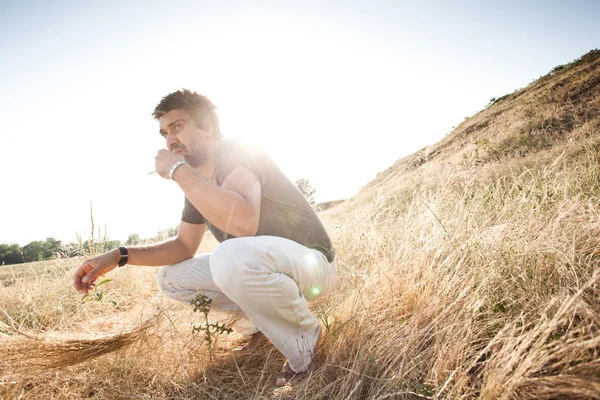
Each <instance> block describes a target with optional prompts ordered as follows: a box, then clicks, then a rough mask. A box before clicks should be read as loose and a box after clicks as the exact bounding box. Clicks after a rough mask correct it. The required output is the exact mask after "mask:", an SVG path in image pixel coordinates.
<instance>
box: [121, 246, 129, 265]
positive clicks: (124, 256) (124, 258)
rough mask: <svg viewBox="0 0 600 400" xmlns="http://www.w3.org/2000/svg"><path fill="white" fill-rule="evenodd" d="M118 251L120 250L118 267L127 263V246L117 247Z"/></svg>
mask: <svg viewBox="0 0 600 400" xmlns="http://www.w3.org/2000/svg"><path fill="white" fill-rule="evenodd" d="M119 251H120V252H121V259H120V260H119V267H122V266H123V265H125V264H127V258H128V257H129V253H128V252H127V248H125V247H119Z"/></svg>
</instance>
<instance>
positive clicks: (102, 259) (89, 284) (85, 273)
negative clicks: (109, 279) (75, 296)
mask: <svg viewBox="0 0 600 400" xmlns="http://www.w3.org/2000/svg"><path fill="white" fill-rule="evenodd" d="M120 259H121V252H120V251H119V249H115V250H111V251H109V252H108V253H104V254H101V255H99V256H97V257H94V258H91V259H89V260H85V261H84V262H83V264H81V266H79V268H77V271H75V275H74V276H73V278H74V285H75V290H77V291H79V292H82V293H85V294H88V292H89V291H90V290H92V289H93V288H94V287H96V280H97V279H98V278H99V277H101V276H102V275H104V274H106V273H107V272H110V271H112V270H113V269H115V268H116V267H117V265H119V260H120Z"/></svg>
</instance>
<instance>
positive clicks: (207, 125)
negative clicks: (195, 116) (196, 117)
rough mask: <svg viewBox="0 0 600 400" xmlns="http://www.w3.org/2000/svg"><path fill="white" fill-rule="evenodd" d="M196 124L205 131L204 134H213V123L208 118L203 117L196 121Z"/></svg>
mask: <svg viewBox="0 0 600 400" xmlns="http://www.w3.org/2000/svg"><path fill="white" fill-rule="evenodd" d="M196 126H197V127H198V128H200V129H202V130H203V131H206V136H212V135H213V132H214V131H213V124H212V121H211V120H210V119H208V118H204V119H202V120H200V121H198V122H197V123H196Z"/></svg>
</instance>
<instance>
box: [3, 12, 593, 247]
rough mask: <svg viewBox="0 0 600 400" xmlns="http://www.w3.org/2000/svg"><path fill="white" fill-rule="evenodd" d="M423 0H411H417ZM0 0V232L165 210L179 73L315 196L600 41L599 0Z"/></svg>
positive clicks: (32, 232) (68, 226)
mask: <svg viewBox="0 0 600 400" xmlns="http://www.w3.org/2000/svg"><path fill="white" fill-rule="evenodd" d="M422 3H426V4H422ZM487 3H488V4H484V2H483V1H469V2H455V1H452V2H451V1H447V2H442V1H437V2H434V1H430V2H418V1H414V2H404V1H362V2H351V1H345V2H335V1H327V2H325V1H314V2H313V1H306V0H304V1H296V2H285V1H271V2H269V1H211V2H209V1H188V2H183V1H181V2H176V1H171V2H149V1H138V2H134V1H102V2H100V1H98V2H88V1H85V2H80V1H72V2H71V1H37V2H33V1H1V0H0V118H1V121H2V128H3V129H1V130H0V183H1V186H0V188H1V189H0V190H1V191H0V243H19V244H21V245H22V246H23V245H26V244H27V243H29V242H30V241H33V240H45V238H47V237H50V236H53V237H55V238H57V239H60V240H63V241H64V242H73V241H75V240H76V232H80V233H81V234H82V235H83V236H84V238H86V237H87V236H88V235H89V226H90V223H89V206H90V202H93V205H94V216H95V222H96V224H97V225H100V226H102V227H104V225H106V226H107V227H108V236H109V237H110V238H111V239H119V240H122V241H125V240H126V239H127V236H128V235H129V234H132V233H137V234H139V235H140V236H141V237H150V236H154V235H155V234H156V232H157V231H159V230H162V229H166V228H169V227H174V226H176V225H177V224H178V223H179V221H180V217H181V210H182V206H183V194H182V192H181V191H180V189H179V188H178V186H177V185H176V184H175V183H174V182H170V181H167V180H164V179H162V178H160V177H159V176H157V175H156V174H153V175H147V173H148V172H150V171H152V170H153V169H154V156H155V154H156V152H157V151H158V150H159V149H160V148H162V147H164V141H163V139H162V138H161V137H160V136H159V134H158V123H157V122H156V121H154V120H153V119H152V117H151V112H152V110H153V109H154V107H155V105H156V104H157V103H158V102H159V101H160V99H161V98H162V97H163V96H165V95H166V94H168V93H170V92H173V91H175V90H178V89H181V88H188V89H191V90H196V91H198V92H199V93H201V94H204V95H206V96H208V97H209V98H210V99H211V100H212V101H213V102H214V103H215V104H216V105H217V107H218V108H219V116H220V118H221V124H222V130H223V133H224V135H225V137H229V138H231V137H240V138H244V139H245V140H247V141H249V142H252V143H255V144H257V145H259V146H261V147H263V148H264V149H265V150H266V151H267V152H268V153H269V154H270V155H271V156H272V157H273V158H274V159H275V161H276V162H278V164H279V165H280V167H281V168H282V170H283V171H284V172H285V173H286V175H287V176H288V177H289V178H290V179H292V180H296V179H298V178H307V179H309V180H310V182H311V184H312V185H313V186H314V187H315V188H316V189H317V195H316V198H317V201H319V202H320V201H327V200H333V199H344V198H348V197H351V196H353V195H354V194H356V192H357V191H358V190H359V189H360V188H361V187H362V186H364V185H365V184H366V183H367V182H368V181H369V180H371V179H373V178H374V177H375V175H376V174H377V173H378V172H380V171H382V170H384V169H385V168H387V167H389V166H390V165H391V164H393V163H394V161H396V160H397V159H399V158H402V157H404V156H406V155H408V154H410V153H413V152H415V151H417V150H419V149H421V148H423V147H425V146H429V145H432V144H434V143H436V142H437V141H439V140H440V139H441V138H443V137H444V136H445V135H446V134H447V133H449V132H450V131H451V130H452V127H453V126H455V125H458V124H459V123H460V122H461V121H462V120H463V119H464V117H465V116H467V115H473V114H475V113H476V112H477V111H479V110H481V109H483V108H484V107H485V105H486V104H487V103H488V101H489V99H491V98H492V97H500V96H502V95H505V94H507V93H511V92H513V91H514V90H515V89H519V88H522V87H524V86H526V85H528V84H529V83H530V82H531V81H532V80H534V79H537V78H539V77H540V76H541V75H544V74H546V73H548V72H549V71H550V70H552V68H554V67H555V66H557V65H559V64H566V63H568V62H570V61H572V60H574V59H576V58H578V57H580V56H582V55H583V54H585V53H587V52H588V51H590V50H592V49H594V48H598V47H600V28H599V26H600V24H598V23H597V22H598V16H599V15H600V2H598V1H570V2H565V1H540V2H527V1H503V2H487Z"/></svg>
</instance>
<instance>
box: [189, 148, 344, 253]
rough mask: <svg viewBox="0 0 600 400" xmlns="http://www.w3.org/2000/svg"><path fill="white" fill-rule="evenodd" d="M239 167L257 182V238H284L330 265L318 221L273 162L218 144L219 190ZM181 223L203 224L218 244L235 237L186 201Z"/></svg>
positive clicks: (262, 155) (329, 246) (261, 154)
mask: <svg viewBox="0 0 600 400" xmlns="http://www.w3.org/2000/svg"><path fill="white" fill-rule="evenodd" d="M238 166H244V167H246V168H248V169H249V170H250V171H252V172H254V174H256V176H257V177H258V180H259V181H260V186H261V203H260V219H259V222H258V231H257V232H256V236H264V235H268V236H280V237H284V238H287V239H290V240H293V241H295V242H297V243H300V244H302V245H304V246H306V247H309V248H311V249H316V250H319V251H321V252H322V253H323V254H324V255H325V257H327V259H328V260H329V261H330V262H331V261H333V257H334V251H333V246H332V244H331V240H330V239H329V236H328V235H327V232H326V231H325V228H324V227H323V224H322V223H321V221H320V220H319V217H317V214H316V213H315V211H314V210H313V208H312V206H311V205H310V204H309V203H308V201H307V200H306V198H305V197H304V195H303V194H302V193H301V192H300V190H298V188H297V187H296V186H295V185H294V184H293V183H292V182H291V181H290V180H289V179H288V178H287V177H286V176H285V175H284V174H283V173H282V172H281V170H280V169H279V167H278V166H277V165H276V164H275V163H274V162H273V160H271V158H270V157H269V156H268V155H267V154H266V153H265V152H263V151H262V150H260V149H258V148H255V147H252V146H249V145H248V144H246V143H244V142H242V141H240V140H236V139H226V140H223V141H221V144H220V146H219V153H218V156H217V165H216V168H215V176H214V180H213V181H214V183H215V184H216V185H217V186H221V185H222V184H223V181H224V180H225V178H226V177H227V175H228V174H229V173H230V172H231V171H233V170H234V169H235V168H236V167H238ZM181 220H182V221H184V222H188V223H190V224H202V223H206V225H207V226H208V229H209V230H210V231H211V232H212V234H213V235H214V236H215V238H216V239H217V240H218V241H219V242H223V241H224V240H227V239H231V238H234V237H235V236H233V235H230V234H229V233H227V232H223V231H221V230H220V229H219V228H217V227H215V226H214V225H212V224H211V223H210V221H208V220H206V219H205V218H204V217H203V216H202V214H200V212H199V211H198V210H197V209H196V207H194V205H193V204H192V202H191V201H190V200H189V199H188V198H187V197H186V198H185V205H184V208H183V213H182V215H181Z"/></svg>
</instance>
